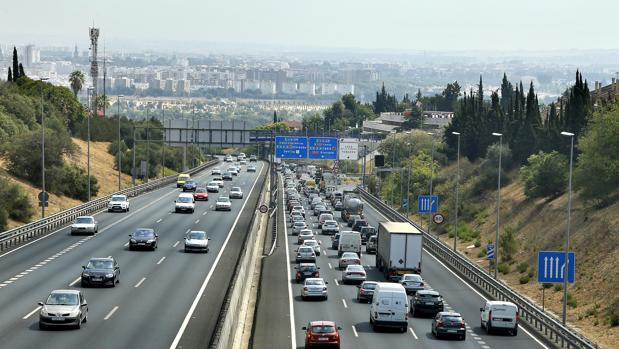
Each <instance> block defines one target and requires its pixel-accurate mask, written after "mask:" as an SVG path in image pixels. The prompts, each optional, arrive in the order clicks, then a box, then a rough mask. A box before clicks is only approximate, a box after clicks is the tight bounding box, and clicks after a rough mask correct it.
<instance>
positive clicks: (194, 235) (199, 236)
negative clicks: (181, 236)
mask: <svg viewBox="0 0 619 349" xmlns="http://www.w3.org/2000/svg"><path fill="white" fill-rule="evenodd" d="M189 238H190V239H192V240H206V233H204V232H201V231H192V232H191V233H189Z"/></svg>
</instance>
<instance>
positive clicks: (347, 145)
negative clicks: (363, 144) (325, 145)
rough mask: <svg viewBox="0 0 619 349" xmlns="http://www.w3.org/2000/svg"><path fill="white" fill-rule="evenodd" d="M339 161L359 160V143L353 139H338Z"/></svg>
mask: <svg viewBox="0 0 619 349" xmlns="http://www.w3.org/2000/svg"><path fill="white" fill-rule="evenodd" d="M338 159H339V160H359V141H357V140H356V139H354V138H342V139H340V146H339V151H338Z"/></svg>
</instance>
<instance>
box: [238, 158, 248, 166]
mask: <svg viewBox="0 0 619 349" xmlns="http://www.w3.org/2000/svg"><path fill="white" fill-rule="evenodd" d="M239 164H241V165H247V160H245V159H241V160H240V161H239Z"/></svg>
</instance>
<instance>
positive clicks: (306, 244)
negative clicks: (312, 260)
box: [303, 240, 318, 247]
mask: <svg viewBox="0 0 619 349" xmlns="http://www.w3.org/2000/svg"><path fill="white" fill-rule="evenodd" d="M303 244H304V245H305V246H312V247H314V246H318V241H316V240H307V241H305V242H304V243H303Z"/></svg>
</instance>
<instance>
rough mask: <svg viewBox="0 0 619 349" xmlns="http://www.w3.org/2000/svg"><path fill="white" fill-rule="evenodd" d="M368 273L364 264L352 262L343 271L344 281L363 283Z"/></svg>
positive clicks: (345, 282)
mask: <svg viewBox="0 0 619 349" xmlns="http://www.w3.org/2000/svg"><path fill="white" fill-rule="evenodd" d="M366 278H367V275H366V273H365V269H363V266H361V265H358V264H350V265H348V266H347V267H346V269H345V270H344V271H343V272H342V283H344V284H347V283H350V282H356V283H361V282H363V281H365V280H366Z"/></svg>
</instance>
